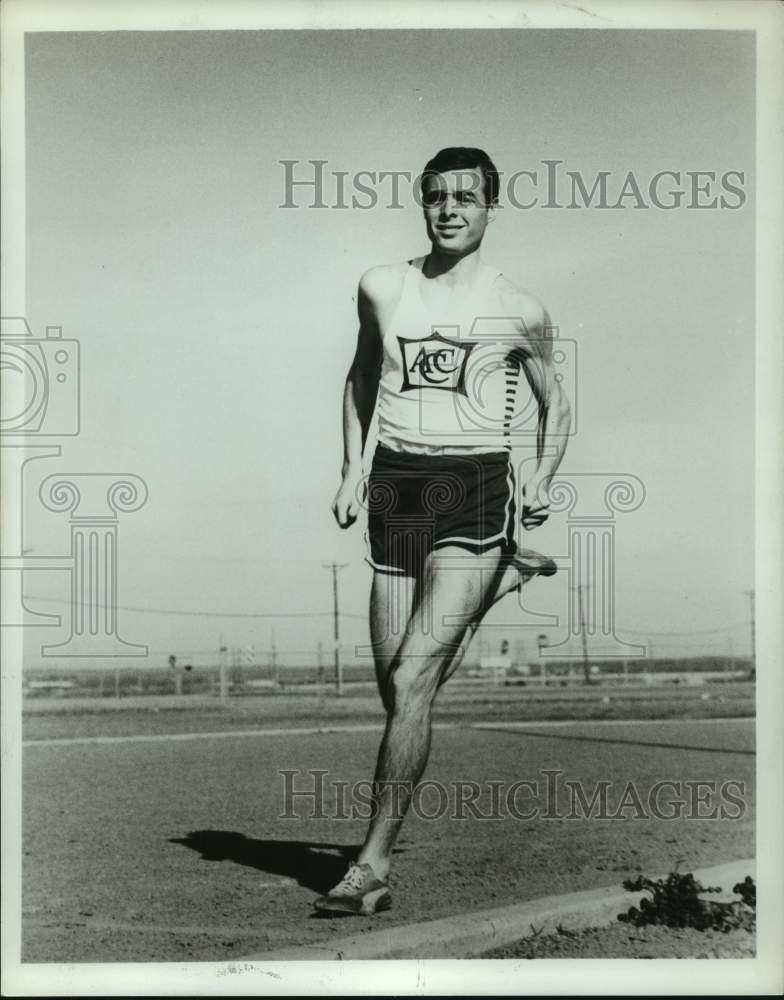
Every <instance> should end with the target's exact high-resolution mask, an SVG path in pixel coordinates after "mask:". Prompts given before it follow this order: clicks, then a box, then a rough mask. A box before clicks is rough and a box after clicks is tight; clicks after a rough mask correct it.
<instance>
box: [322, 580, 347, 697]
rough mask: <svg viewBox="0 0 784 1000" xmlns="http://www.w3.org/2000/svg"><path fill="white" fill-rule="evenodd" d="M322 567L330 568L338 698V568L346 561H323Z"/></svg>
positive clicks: (340, 669)
mask: <svg viewBox="0 0 784 1000" xmlns="http://www.w3.org/2000/svg"><path fill="white" fill-rule="evenodd" d="M322 565H323V568H324V569H329V570H332V605H333V617H334V622H335V628H334V637H335V689H336V694H337V696H338V698H340V696H341V695H342V694H343V665H342V664H341V662H340V617H339V612H338V570H339V569H345V568H346V566H347V565H348V563H340V564H338V563H334V562H333V563H323V564H322Z"/></svg>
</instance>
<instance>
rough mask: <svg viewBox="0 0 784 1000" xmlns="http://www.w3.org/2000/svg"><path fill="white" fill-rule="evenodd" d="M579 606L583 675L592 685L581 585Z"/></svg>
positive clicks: (579, 585) (578, 589)
mask: <svg viewBox="0 0 784 1000" xmlns="http://www.w3.org/2000/svg"><path fill="white" fill-rule="evenodd" d="M577 606H578V609H579V615H580V637H581V639H582V646H583V674H584V675H585V683H586V684H590V683H591V668H590V666H589V665H588V637H587V636H586V634H585V613H584V612H583V585H582V584H581V583H578V584H577Z"/></svg>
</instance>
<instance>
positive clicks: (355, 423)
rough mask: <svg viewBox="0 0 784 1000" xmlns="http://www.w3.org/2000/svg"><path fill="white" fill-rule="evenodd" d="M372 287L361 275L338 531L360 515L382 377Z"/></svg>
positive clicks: (369, 277)
mask: <svg viewBox="0 0 784 1000" xmlns="http://www.w3.org/2000/svg"><path fill="white" fill-rule="evenodd" d="M374 270H376V269H374ZM375 284H376V282H375V281H374V274H373V271H370V272H368V273H367V274H365V275H363V276H362V280H361V281H360V283H359V290H358V293H357V311H358V313H359V334H358V336H357V348H356V351H355V352H354V360H353V361H352V362H351V367H350V368H349V371H348V375H347V377H346V385H345V389H344V391H343V467H342V481H341V484H340V488H339V489H338V492H337V495H336V497H335V500H334V502H333V504H332V512H333V513H334V515H335V518H336V519H337V522H338V524H339V525H340V526H341V528H348V527H349V525H351V524H353V523H354V521H355V520H356V519H357V515H358V513H359V497H358V496H357V491H358V488H359V484H360V482H361V480H362V475H363V472H362V454H363V452H364V450H365V442H366V441H367V436H368V431H369V429H370V422H371V420H372V418H373V410H374V409H375V405H376V397H377V395H378V382H379V378H380V377H381V361H382V347H381V332H380V329H379V323H378V314H377V310H376V305H375V295H374V293H375V288H374V286H375Z"/></svg>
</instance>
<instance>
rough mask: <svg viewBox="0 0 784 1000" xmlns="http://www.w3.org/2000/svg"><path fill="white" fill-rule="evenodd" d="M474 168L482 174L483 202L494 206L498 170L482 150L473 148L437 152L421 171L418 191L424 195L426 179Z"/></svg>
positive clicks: (456, 148) (457, 148)
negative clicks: (450, 171)
mask: <svg viewBox="0 0 784 1000" xmlns="http://www.w3.org/2000/svg"><path fill="white" fill-rule="evenodd" d="M474 167H480V168H481V170H482V173H483V174H484V178H485V185H484V186H485V191H484V194H485V201H486V202H487V204H488V205H495V204H496V202H497V201H498V170H497V169H496V166H495V164H494V163H493V161H492V160H491V159H490V157H489V156H488V155H487V153H486V152H485V151H484V150H483V149H475V148H474V147H473V146H448V147H447V148H446V149H441V150H439V152H437V153H436V155H435V156H434V157H433V159H432V160H429V161H428V162H427V164H426V165H425V169H424V170H423V171H422V177H421V179H420V182H419V185H420V190H422V193H424V191H423V187H424V181H425V178H426V177H432V176H434V175H435V174H443V173H445V172H446V171H448V170H471V169H473V168H474Z"/></svg>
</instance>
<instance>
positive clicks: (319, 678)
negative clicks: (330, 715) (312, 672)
mask: <svg viewBox="0 0 784 1000" xmlns="http://www.w3.org/2000/svg"><path fill="white" fill-rule="evenodd" d="M316 684H317V685H318V706H319V709H323V708H324V694H325V691H324V643H323V642H322V641H321V639H319V641H318V643H317V645H316Z"/></svg>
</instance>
